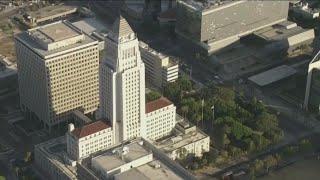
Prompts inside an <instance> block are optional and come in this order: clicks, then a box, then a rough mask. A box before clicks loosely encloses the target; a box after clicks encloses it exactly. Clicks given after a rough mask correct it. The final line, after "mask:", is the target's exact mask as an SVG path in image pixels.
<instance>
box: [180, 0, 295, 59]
mask: <svg viewBox="0 0 320 180" xmlns="http://www.w3.org/2000/svg"><path fill="white" fill-rule="evenodd" d="M288 8H289V1H247V0H242V1H218V0H203V1H197V0H178V4H177V22H176V29H175V30H176V33H177V34H178V35H180V36H181V37H184V38H186V39H189V40H191V41H192V42H195V43H197V44H198V45H200V46H201V47H203V48H204V49H205V50H206V51H207V52H208V53H213V52H215V51H217V50H219V49H222V48H224V47H227V46H229V45H231V44H232V43H234V42H237V41H238V40H239V39H240V37H242V36H245V35H248V34H250V33H252V32H254V31H256V30H259V29H261V28H264V27H267V26H271V25H273V24H276V23H279V22H281V21H284V20H286V19H287V15H288Z"/></svg>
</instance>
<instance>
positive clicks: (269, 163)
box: [263, 155, 278, 172]
mask: <svg viewBox="0 0 320 180" xmlns="http://www.w3.org/2000/svg"><path fill="white" fill-rule="evenodd" d="M263 161H264V167H265V168H266V170H267V172H269V169H270V168H271V167H274V166H276V165H277V164H278V161H277V159H276V158H275V157H273V156H272V155H269V156H267V157H266V158H265V159H264V160H263Z"/></svg>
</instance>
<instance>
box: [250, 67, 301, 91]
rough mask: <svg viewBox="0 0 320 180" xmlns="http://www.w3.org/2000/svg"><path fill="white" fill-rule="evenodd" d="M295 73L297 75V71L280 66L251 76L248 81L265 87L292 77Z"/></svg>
mask: <svg viewBox="0 0 320 180" xmlns="http://www.w3.org/2000/svg"><path fill="white" fill-rule="evenodd" d="M295 73H297V71H296V70H295V69H294V68H292V67H290V66H287V65H282V66H278V67H276V68H273V69H270V70H268V71H265V72H262V73H259V74H256V75H254V76H251V77H249V78H248V79H249V80H250V81H252V82H253V83H255V84H257V85H259V86H265V85H268V84H271V83H274V82H276V81H279V80H281V79H284V78H287V77H289V76H292V75H293V74H295Z"/></svg>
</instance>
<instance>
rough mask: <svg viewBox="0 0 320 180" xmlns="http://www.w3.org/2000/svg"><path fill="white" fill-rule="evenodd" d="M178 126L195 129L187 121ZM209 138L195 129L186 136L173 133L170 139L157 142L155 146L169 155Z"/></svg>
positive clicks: (166, 138)
mask: <svg viewBox="0 0 320 180" xmlns="http://www.w3.org/2000/svg"><path fill="white" fill-rule="evenodd" d="M177 125H181V127H183V128H184V129H188V128H194V125H191V124H189V122H187V121H181V122H179V123H178V124H177ZM177 125H176V126H177ZM207 137H208V135H206V134H205V133H204V132H202V131H201V130H199V129H197V128H194V130H192V131H190V132H188V133H186V134H184V133H182V132H180V131H177V132H176V133H173V134H171V135H170V136H168V137H165V138H162V139H160V140H157V141H156V142H154V143H153V144H154V145H155V146H156V147H157V148H158V149H160V150H163V151H164V152H165V153H168V152H172V151H174V150H176V149H179V148H181V147H184V146H186V145H188V144H191V143H194V142H197V141H199V140H202V139H204V138H207Z"/></svg>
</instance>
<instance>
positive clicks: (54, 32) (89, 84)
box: [15, 21, 99, 130]
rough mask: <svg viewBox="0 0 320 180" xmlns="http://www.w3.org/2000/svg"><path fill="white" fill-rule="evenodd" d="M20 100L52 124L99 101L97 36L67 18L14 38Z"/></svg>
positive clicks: (31, 114) (93, 107) (29, 115)
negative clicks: (86, 31)
mask: <svg viewBox="0 0 320 180" xmlns="http://www.w3.org/2000/svg"><path fill="white" fill-rule="evenodd" d="M15 44H16V54H17V65H18V78H19V79H18V80H19V94H20V105H21V109H22V111H23V112H25V114H26V117H27V118H30V119H32V120H33V119H38V120H40V121H41V122H43V123H44V125H46V127H47V128H49V130H51V127H52V126H54V125H57V124H58V123H61V122H65V121H67V120H68V119H70V114H71V113H72V111H74V110H76V109H78V110H80V111H81V112H83V113H85V114H87V113H93V112H94V111H95V110H97V108H98V105H99V92H98V91H99V85H98V66H99V50H98V41H96V40H94V39H92V38H91V37H89V36H88V35H86V34H84V33H82V32H81V31H80V30H79V29H77V28H76V27H74V26H73V25H72V24H70V23H69V22H67V21H59V22H55V23H52V24H48V25H45V26H40V27H37V28H34V29H30V30H28V31H26V32H22V33H21V34H18V35H17V36H16V38H15Z"/></svg>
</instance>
